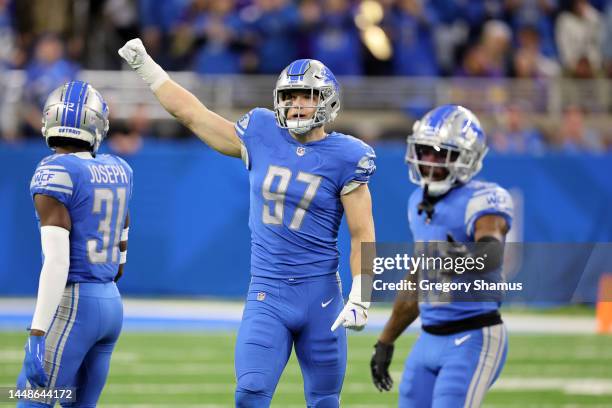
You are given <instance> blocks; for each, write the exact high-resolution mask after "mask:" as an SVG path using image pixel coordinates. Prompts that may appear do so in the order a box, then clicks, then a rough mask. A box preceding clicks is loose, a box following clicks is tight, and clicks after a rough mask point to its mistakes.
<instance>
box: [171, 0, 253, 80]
mask: <svg viewBox="0 0 612 408" xmlns="http://www.w3.org/2000/svg"><path fill="white" fill-rule="evenodd" d="M243 27H244V24H243V22H242V20H241V19H240V17H239V16H238V13H237V12H236V11H235V1H234V0H212V1H207V0H196V1H194V2H193V3H192V5H191V7H190V9H189V11H188V15H187V16H186V18H185V21H183V22H182V23H181V24H180V25H179V27H178V28H177V29H176V30H175V38H174V44H173V57H176V56H180V55H182V54H184V53H185V52H186V51H189V50H190V49H191V48H192V44H196V45H199V47H197V49H196V53H195V57H194V60H193V63H192V65H193V69H194V71H196V72H198V73H200V74H237V73H239V72H240V71H241V61H240V59H241V52H242V49H243V47H244V42H243V40H242V38H243V37H244V32H243V31H244V30H243Z"/></svg>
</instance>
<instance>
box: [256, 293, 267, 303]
mask: <svg viewBox="0 0 612 408" xmlns="http://www.w3.org/2000/svg"><path fill="white" fill-rule="evenodd" d="M265 298H266V292H259V293H258V294H257V300H259V301H260V302H261V301H262V300H264V299H265Z"/></svg>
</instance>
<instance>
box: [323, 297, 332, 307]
mask: <svg viewBox="0 0 612 408" xmlns="http://www.w3.org/2000/svg"><path fill="white" fill-rule="evenodd" d="M332 300H334V298H331V299H329V300H328V301H327V302H321V307H322V308H326V307H327V305H329V304H330V303H331V302H332Z"/></svg>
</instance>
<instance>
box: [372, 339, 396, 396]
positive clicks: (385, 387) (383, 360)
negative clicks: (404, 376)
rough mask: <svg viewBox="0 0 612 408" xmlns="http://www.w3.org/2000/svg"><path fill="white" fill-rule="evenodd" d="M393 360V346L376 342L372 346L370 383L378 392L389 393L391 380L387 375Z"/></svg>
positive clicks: (391, 384)
mask: <svg viewBox="0 0 612 408" xmlns="http://www.w3.org/2000/svg"><path fill="white" fill-rule="evenodd" d="M392 358H393V344H385V343H381V342H380V341H378V342H377V343H376V344H375V345H374V354H372V360H370V369H371V370H372V381H373V382H374V386H376V388H377V389H378V391H380V392H382V391H391V388H392V387H393V379H392V378H391V376H390V375H389V365H391V359H392Z"/></svg>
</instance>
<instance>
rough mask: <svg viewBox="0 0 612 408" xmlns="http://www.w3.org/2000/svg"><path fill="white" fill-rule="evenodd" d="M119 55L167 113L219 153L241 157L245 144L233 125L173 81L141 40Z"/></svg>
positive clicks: (129, 44)
mask: <svg viewBox="0 0 612 408" xmlns="http://www.w3.org/2000/svg"><path fill="white" fill-rule="evenodd" d="M119 55H120V56H121V57H122V58H123V59H124V60H125V61H127V63H128V64H129V65H130V66H131V67H132V68H133V69H134V70H135V71H136V72H137V73H138V75H140V76H141V78H142V79H143V80H144V81H145V82H146V83H147V85H149V87H150V88H151V90H152V91H153V93H154V94H155V96H156V97H157V99H158V100H159V102H160V104H161V105H162V106H163V107H164V109H166V111H168V113H170V114H171V115H172V116H174V117H175V118H176V119H177V120H178V121H179V122H181V123H182V124H183V125H185V126H186V127H187V128H189V129H190V130H191V131H192V132H193V133H195V134H196V136H198V137H199V138H200V139H201V140H202V141H203V142H204V143H206V144H207V145H209V146H210V147H211V148H213V149H215V150H216V151H218V152H219V153H222V154H225V155H227V156H232V157H240V151H241V145H242V143H241V141H240V139H239V138H238V136H237V135H236V131H235V130H234V124H233V123H232V122H230V121H229V120H227V119H225V118H223V117H222V116H220V115H218V114H216V113H215V112H213V111H211V110H210V109H208V108H207V107H206V106H204V104H203V103H202V102H200V101H199V100H198V98H196V97H195V95H193V94H192V93H191V92H189V91H188V90H186V89H185V88H183V87H182V86H180V85H179V84H177V83H176V82H174V81H173V80H172V79H170V77H169V75H168V74H167V73H166V72H165V71H164V70H163V69H162V68H161V67H160V66H159V65H158V64H157V63H156V62H155V61H153V59H152V58H151V57H150V56H149V55H148V54H147V50H146V49H145V47H144V45H143V44H142V41H140V39H139V38H136V39H133V40H130V41H128V42H127V43H125V45H124V46H123V47H122V48H121V49H120V50H119Z"/></svg>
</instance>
